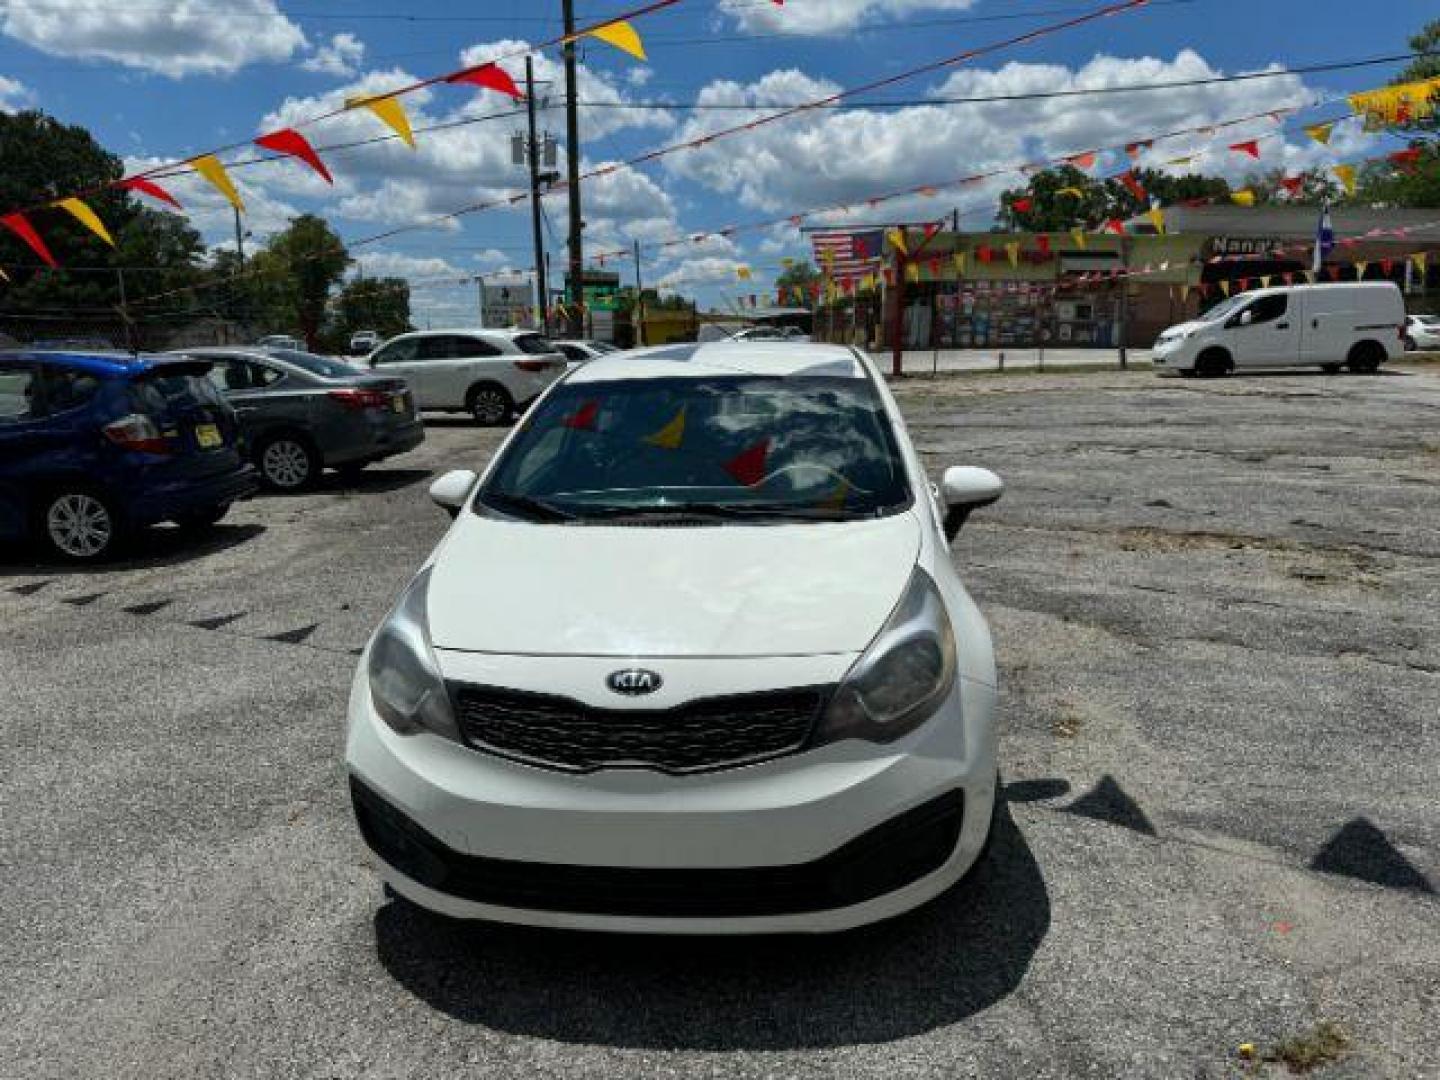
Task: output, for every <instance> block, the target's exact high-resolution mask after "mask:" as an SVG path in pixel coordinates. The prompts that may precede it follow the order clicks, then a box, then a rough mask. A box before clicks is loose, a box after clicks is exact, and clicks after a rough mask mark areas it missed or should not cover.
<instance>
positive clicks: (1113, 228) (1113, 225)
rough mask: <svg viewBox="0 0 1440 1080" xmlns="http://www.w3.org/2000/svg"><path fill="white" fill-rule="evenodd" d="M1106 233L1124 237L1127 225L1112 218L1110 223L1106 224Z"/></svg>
mask: <svg viewBox="0 0 1440 1080" xmlns="http://www.w3.org/2000/svg"><path fill="white" fill-rule="evenodd" d="M1105 231H1106V232H1113V233H1114V234H1115V235H1116V236H1124V235H1125V223H1124V222H1123V221H1121V220H1120V219H1119V218H1111V219H1110V220H1109V221H1107V222H1105Z"/></svg>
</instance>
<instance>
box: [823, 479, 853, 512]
mask: <svg viewBox="0 0 1440 1080" xmlns="http://www.w3.org/2000/svg"><path fill="white" fill-rule="evenodd" d="M848 498H850V481H849V480H841V481H840V483H838V484H837V485H835V490H834V491H832V492H831V493H830V494H829V495H827V496H826V497H825V498H824V499H822V500H821V501H820V505H821V507H823V508H824V509H826V510H844V509H845V500H846V499H848Z"/></svg>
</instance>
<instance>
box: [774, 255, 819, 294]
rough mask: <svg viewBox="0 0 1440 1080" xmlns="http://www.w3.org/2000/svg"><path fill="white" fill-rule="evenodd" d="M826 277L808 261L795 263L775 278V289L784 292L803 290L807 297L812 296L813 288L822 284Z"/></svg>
mask: <svg viewBox="0 0 1440 1080" xmlns="http://www.w3.org/2000/svg"><path fill="white" fill-rule="evenodd" d="M823 279H824V276H823V275H822V274H821V273H820V271H819V270H816V269H815V267H814V266H813V265H811V263H810V262H809V261H808V260H801V261H798V262H793V263H791V264H790V265H789V266H787V267H785V269H784V270H781V271H780V274H779V276H778V277H776V278H775V288H776V289H777V290H780V291H782V292H787V293H788V292H789V291H790V290H792V289H796V288H799V289H803V290H804V291H805V295H806V296H809V295H810V290H811V288H812V287H813V286H815V285H818V284H820V282H821V281H822V280H823Z"/></svg>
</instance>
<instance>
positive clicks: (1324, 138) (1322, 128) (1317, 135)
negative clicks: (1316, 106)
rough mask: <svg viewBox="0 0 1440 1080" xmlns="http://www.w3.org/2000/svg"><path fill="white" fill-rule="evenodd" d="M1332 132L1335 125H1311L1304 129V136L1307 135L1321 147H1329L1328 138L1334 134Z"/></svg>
mask: <svg viewBox="0 0 1440 1080" xmlns="http://www.w3.org/2000/svg"><path fill="white" fill-rule="evenodd" d="M1334 132H1335V125H1334V123H1333V122H1332V123H1329V124H1311V125H1310V126H1309V127H1307V128H1306V129H1305V134H1306V135H1309V136H1310V138H1312V139H1314V140H1315V141H1316V142H1318V143H1319V144H1320V145H1321V146H1329V145H1330V136H1331V135H1332V134H1334Z"/></svg>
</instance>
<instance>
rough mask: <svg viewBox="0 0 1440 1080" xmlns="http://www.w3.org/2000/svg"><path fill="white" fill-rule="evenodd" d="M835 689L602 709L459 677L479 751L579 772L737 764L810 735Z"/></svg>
mask: <svg viewBox="0 0 1440 1080" xmlns="http://www.w3.org/2000/svg"><path fill="white" fill-rule="evenodd" d="M827 690H828V688H826V687H808V688H805V689H799V690H779V691H768V692H766V693H760V694H741V695H737V696H733V697H717V698H706V699H703V700H700V701H692V702H690V703H688V704H685V705H679V706H676V707H675V708H673V709H651V710H637V709H597V708H592V707H591V706H589V705H584V704H581V703H580V702H578V701H572V700H570V699H569V698H563V697H554V696H551V695H548V694H529V693H524V692H521V691H516V690H501V689H498V688H496V687H490V686H471V685H468V684H452V685H451V696H452V698H453V700H454V702H455V712H456V717H457V719H458V720H459V723H460V732H461V734H462V735H463V736H464V738H465V741H466V742H467V743H468V744H469V745H470V746H472V747H474V748H475V749H477V750H485V751H489V752H490V753H494V754H500V755H502V756H504V757H510V758H516V759H518V760H521V761H525V762H528V763H530V764H534V765H543V766H545V767H547V768H552V769H564V770H567V771H570V772H593V771H594V770H596V769H620V768H631V769H656V770H658V771H660V772H667V773H691V772H703V771H705V770H709V769H723V768H731V767H734V766H737V765H746V764H750V763H753V762H756V761H763V760H765V759H766V758H773V757H778V756H780V755H782V754H789V753H793V752H794V751H796V750H798V749H800V747H802V746H803V745H804V744H805V741H806V740H807V739H808V738H809V736H810V729H811V728H812V727H813V726H814V723H815V718H816V715H817V714H818V713H819V711H820V705H821V703H822V702H823V701H824V700H825V695H826V692H827Z"/></svg>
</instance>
